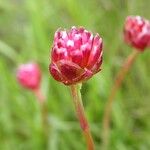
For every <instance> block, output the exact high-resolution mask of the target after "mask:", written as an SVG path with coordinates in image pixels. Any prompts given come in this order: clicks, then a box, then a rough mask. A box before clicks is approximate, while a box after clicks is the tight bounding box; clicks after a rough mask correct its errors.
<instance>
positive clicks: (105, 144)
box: [102, 50, 139, 150]
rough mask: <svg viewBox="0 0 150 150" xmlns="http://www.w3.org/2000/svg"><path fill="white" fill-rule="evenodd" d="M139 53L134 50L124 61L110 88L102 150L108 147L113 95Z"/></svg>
mask: <svg viewBox="0 0 150 150" xmlns="http://www.w3.org/2000/svg"><path fill="white" fill-rule="evenodd" d="M138 53H139V52H138V51H136V50H134V51H133V52H132V53H131V54H130V55H129V56H128V58H127V59H126V61H125V63H124V65H123V67H122V69H121V70H120V71H119V73H118V74H117V76H116V79H115V83H114V85H113V87H112V90H111V92H110V96H109V98H108V101H107V104H106V107H105V111H104V117H103V137H102V138H103V139H102V140H103V150H107V149H108V145H109V130H110V119H111V115H110V114H111V111H112V105H113V101H114V98H115V95H116V93H117V90H118V89H119V87H120V86H121V84H122V81H123V79H124V78H125V75H126V74H127V72H128V71H129V69H130V67H131V66H132V64H133V62H134V60H135V58H136V56H137V54H138Z"/></svg>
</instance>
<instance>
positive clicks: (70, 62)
mask: <svg viewBox="0 0 150 150" xmlns="http://www.w3.org/2000/svg"><path fill="white" fill-rule="evenodd" d="M51 61H52V62H51V64H50V66H49V70H50V73H51V75H52V76H53V78H54V79H55V80H57V81H59V82H63V83H64V84H66V85H71V84H76V83H78V82H82V81H85V80H87V79H89V78H91V77H92V76H93V75H94V74H95V73H97V72H99V71H100V70H101V69H100V66H101V64H102V38H101V37H100V36H99V35H98V34H96V35H95V36H93V34H92V33H91V32H89V31H87V30H85V29H84V28H83V27H79V28H76V27H72V28H71V29H70V30H69V31H66V30H58V31H56V33H55V36H54V43H53V47H52V52H51Z"/></svg>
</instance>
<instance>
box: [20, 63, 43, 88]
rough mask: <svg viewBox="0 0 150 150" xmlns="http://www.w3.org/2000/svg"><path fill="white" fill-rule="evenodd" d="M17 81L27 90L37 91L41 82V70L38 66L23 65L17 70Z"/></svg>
mask: <svg viewBox="0 0 150 150" xmlns="http://www.w3.org/2000/svg"><path fill="white" fill-rule="evenodd" d="M17 80H18V82H19V83H20V84H21V85H22V86H23V87H25V88H28V89H32V90H37V89H38V88H39V86H40V82H41V70H40V67H39V66H38V64H35V63H28V64H22V65H20V66H19V67H18V69H17Z"/></svg>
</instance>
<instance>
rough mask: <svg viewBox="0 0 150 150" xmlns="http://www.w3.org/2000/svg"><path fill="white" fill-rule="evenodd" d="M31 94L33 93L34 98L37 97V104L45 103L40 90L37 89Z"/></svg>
mask: <svg viewBox="0 0 150 150" xmlns="http://www.w3.org/2000/svg"><path fill="white" fill-rule="evenodd" d="M33 92H34V94H35V96H36V97H37V99H38V101H39V103H40V104H43V103H44V101H45V97H44V95H43V93H42V92H41V89H40V88H37V89H35V90H33Z"/></svg>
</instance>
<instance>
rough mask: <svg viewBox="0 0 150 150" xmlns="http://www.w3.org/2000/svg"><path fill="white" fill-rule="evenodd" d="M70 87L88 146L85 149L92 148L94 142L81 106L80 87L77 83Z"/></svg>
mask: <svg viewBox="0 0 150 150" xmlns="http://www.w3.org/2000/svg"><path fill="white" fill-rule="evenodd" d="M70 88H71V93H72V98H73V103H74V106H75V110H76V113H77V117H78V120H79V122H80V126H81V129H82V132H83V135H84V136H85V139H86V143H87V147H88V148H87V149H88V150H94V142H93V139H92V136H91V132H90V129H89V124H88V121H87V118H86V115H85V112H84V107H83V103H82V98H81V94H80V88H79V87H78V85H71V86H70Z"/></svg>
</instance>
